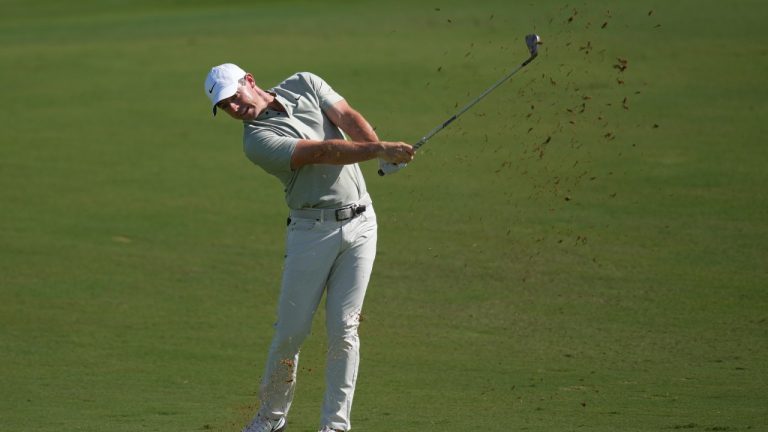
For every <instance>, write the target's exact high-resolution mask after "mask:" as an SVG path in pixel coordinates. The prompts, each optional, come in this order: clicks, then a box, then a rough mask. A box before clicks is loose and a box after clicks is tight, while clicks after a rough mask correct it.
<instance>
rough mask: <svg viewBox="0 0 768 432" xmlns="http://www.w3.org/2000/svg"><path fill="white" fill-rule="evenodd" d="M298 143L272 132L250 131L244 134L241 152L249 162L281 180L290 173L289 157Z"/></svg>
mask: <svg viewBox="0 0 768 432" xmlns="http://www.w3.org/2000/svg"><path fill="white" fill-rule="evenodd" d="M298 141H299V139H298V138H293V137H287V136H280V135H278V134H276V133H274V132H272V131H263V130H259V131H251V132H246V135H245V140H244V145H243V151H244V152H245V155H246V156H247V157H248V159H249V160H250V161H251V162H253V163H254V164H256V165H258V166H260V167H261V168H263V169H264V171H266V172H268V173H270V174H272V175H275V176H278V177H281V178H282V176H284V175H286V174H289V175H290V173H291V172H292V171H291V155H292V154H293V150H294V149H295V148H296V143H297V142H298Z"/></svg>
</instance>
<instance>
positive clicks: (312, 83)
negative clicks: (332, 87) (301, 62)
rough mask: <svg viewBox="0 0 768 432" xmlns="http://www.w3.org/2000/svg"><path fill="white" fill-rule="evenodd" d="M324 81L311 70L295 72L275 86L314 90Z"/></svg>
mask: <svg viewBox="0 0 768 432" xmlns="http://www.w3.org/2000/svg"><path fill="white" fill-rule="evenodd" d="M323 83H325V81H324V80H323V79H322V78H320V77H319V76H318V75H317V74H315V73H312V72H296V73H294V74H293V75H291V76H289V77H288V78H286V79H285V80H283V82H281V83H280V84H278V85H277V86H275V87H276V88H281V89H285V90H289V91H293V92H296V91H302V90H303V91H306V90H316V89H317V88H318V87H319V86H320V85H322V84H323Z"/></svg>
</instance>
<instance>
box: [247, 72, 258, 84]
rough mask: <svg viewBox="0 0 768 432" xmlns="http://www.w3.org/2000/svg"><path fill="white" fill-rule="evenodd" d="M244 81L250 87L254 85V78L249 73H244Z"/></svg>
mask: <svg viewBox="0 0 768 432" xmlns="http://www.w3.org/2000/svg"><path fill="white" fill-rule="evenodd" d="M245 81H246V82H247V83H248V85H249V86H250V87H256V80H254V79H253V75H251V74H249V73H247V74H245Z"/></svg>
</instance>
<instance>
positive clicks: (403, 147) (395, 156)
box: [378, 141, 413, 164]
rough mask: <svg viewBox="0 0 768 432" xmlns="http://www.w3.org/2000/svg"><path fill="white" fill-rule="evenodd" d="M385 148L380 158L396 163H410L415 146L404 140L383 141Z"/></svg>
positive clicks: (380, 153)
mask: <svg viewBox="0 0 768 432" xmlns="http://www.w3.org/2000/svg"><path fill="white" fill-rule="evenodd" d="M381 144H382V146H383V149H382V150H381V151H380V152H379V155H378V156H379V158H380V159H384V160H385V161H387V162H391V163H394V164H401V163H408V162H410V161H412V160H413V147H411V145H410V144H406V143H404V142H389V141H382V142H381Z"/></svg>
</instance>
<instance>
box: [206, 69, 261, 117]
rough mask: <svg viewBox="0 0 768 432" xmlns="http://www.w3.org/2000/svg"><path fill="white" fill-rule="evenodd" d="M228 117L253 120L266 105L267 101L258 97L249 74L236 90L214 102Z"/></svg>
mask: <svg viewBox="0 0 768 432" xmlns="http://www.w3.org/2000/svg"><path fill="white" fill-rule="evenodd" d="M216 106H217V108H218V109H220V110H223V111H224V112H226V113H227V114H229V115H230V117H232V118H234V119H237V120H254V119H255V118H256V117H258V116H259V114H261V112H262V111H263V110H264V108H266V107H267V102H266V101H264V100H263V99H262V98H261V97H259V94H258V92H256V84H255V82H254V81H253V78H252V77H251V76H250V75H246V76H245V84H244V85H241V86H239V87H238V88H237V92H236V93H235V94H234V95H232V96H230V97H228V98H225V99H222V100H220V101H219V103H217V104H216Z"/></svg>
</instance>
